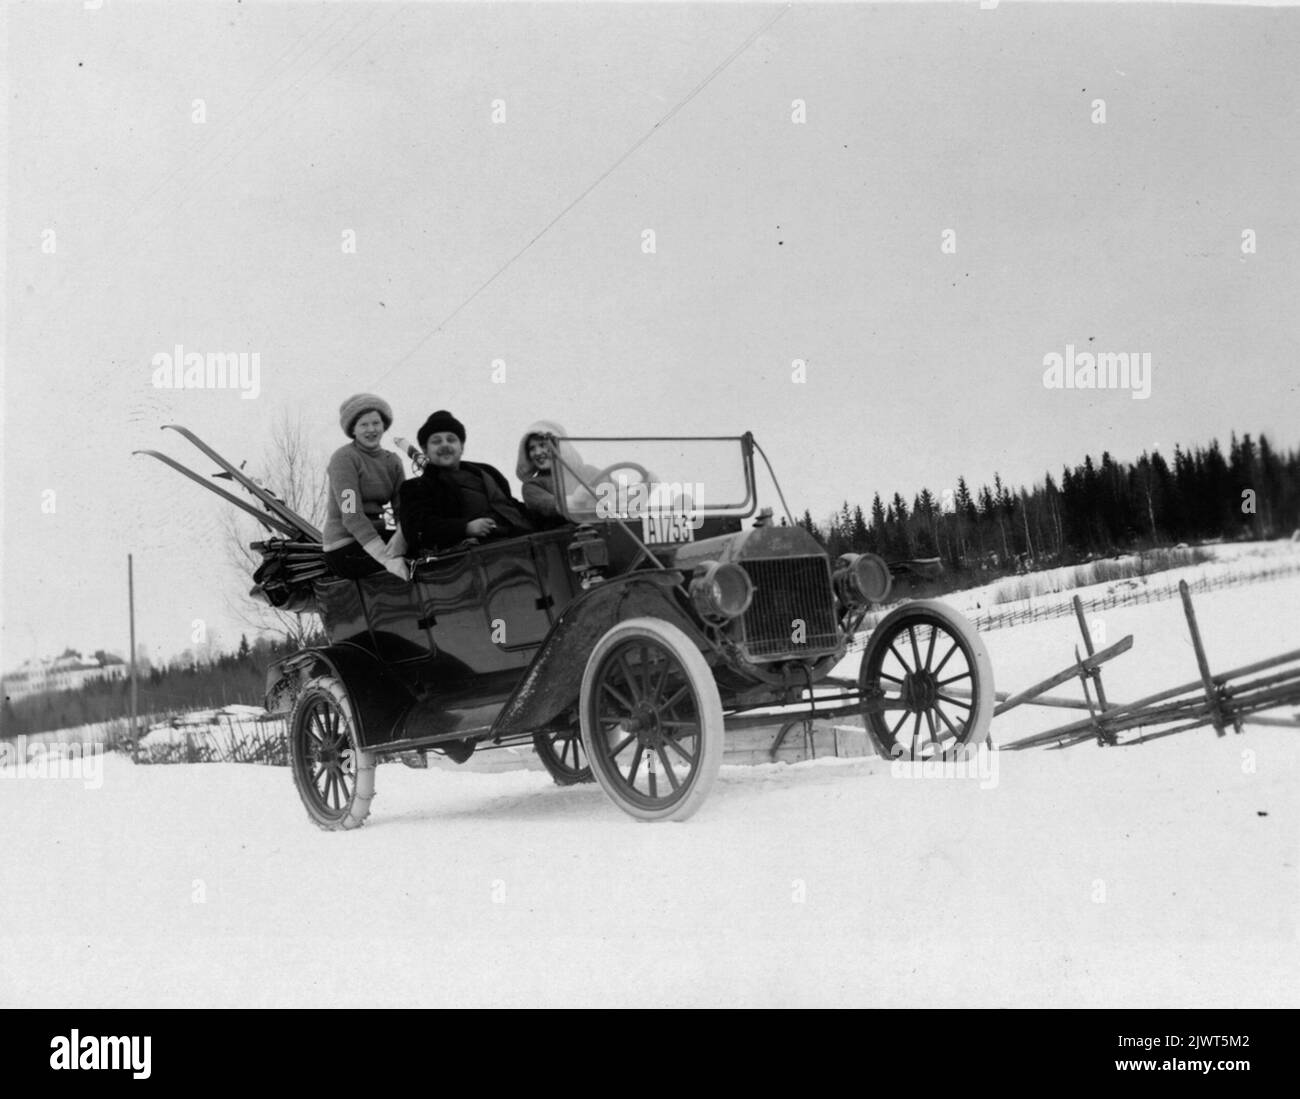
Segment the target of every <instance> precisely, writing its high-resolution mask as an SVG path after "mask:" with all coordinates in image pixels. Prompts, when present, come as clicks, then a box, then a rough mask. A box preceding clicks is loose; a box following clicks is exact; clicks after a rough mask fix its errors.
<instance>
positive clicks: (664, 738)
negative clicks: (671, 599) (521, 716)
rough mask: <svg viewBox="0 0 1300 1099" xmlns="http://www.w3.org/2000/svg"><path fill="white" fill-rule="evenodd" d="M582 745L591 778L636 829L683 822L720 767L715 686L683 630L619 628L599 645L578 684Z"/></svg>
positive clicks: (649, 624) (632, 622)
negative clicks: (644, 823)
mask: <svg viewBox="0 0 1300 1099" xmlns="http://www.w3.org/2000/svg"><path fill="white" fill-rule="evenodd" d="M580 705H581V710H580V713H581V715H582V741H583V744H584V746H585V747H586V749H587V759H588V761H589V762H590V765H591V770H592V774H594V775H595V778H596V781H597V782H598V783H600V785H601V788H602V789H603V790H604V791H605V793H606V794H607V795H608V796H609V798H610V800H611V801H613V802H614V804H615V805H617V806H618V807H619V808H620V809H622V810H623V812H625V813H627V814H628V815H629V816H632V817H635V818H636V819H637V820H645V821H659V820H685V819H686V818H687V817H689V816H690V815H691V814H692V813H694V812H695V811H696V810H697V809H698V808H699V807H700V805H701V804H702V803H703V801H704V799H705V798H706V797H708V794H709V790H710V789H711V788H712V786H713V782H714V780H715V779H716V778H717V776H718V768H719V767H720V766H721V765H722V747H723V717H722V703H721V700H720V699H719V697H718V686H717V684H716V683H715V682H714V680H713V673H712V671H710V669H709V666H708V664H707V663H706V662H705V660H704V657H703V656H701V655H700V651H699V650H698V649H697V648H696V647H695V645H694V644H692V642H691V640H690V638H689V637H687V636H686V634H685V633H684V632H682V630H681V629H679V628H678V627H677V626H674V625H673V624H672V623H670V622H664V621H663V620H661V619H658V618H632V619H629V620H628V621H626V622H620V623H619V624H618V625H616V626H614V627H613V628H612V629H610V630H609V632H608V633H606V634H605V636H604V637H602V638H601V639H600V641H598V642H597V643H596V647H595V649H593V650H592V653H591V657H590V658H589V659H588V660H587V669H586V671H585V672H584V674H583V677H582V697H581V704H580Z"/></svg>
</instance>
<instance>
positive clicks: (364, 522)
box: [324, 393, 410, 580]
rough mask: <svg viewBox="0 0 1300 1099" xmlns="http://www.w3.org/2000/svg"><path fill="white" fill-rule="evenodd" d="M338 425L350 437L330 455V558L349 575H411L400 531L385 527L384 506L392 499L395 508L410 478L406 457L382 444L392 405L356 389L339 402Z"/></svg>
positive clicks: (335, 567) (327, 519)
mask: <svg viewBox="0 0 1300 1099" xmlns="http://www.w3.org/2000/svg"><path fill="white" fill-rule="evenodd" d="M339 426H340V427H341V428H342V429H343V434H344V435H347V436H348V437H349V438H350V439H351V442H349V443H348V444H347V445H346V446H341V447H339V449H338V450H336V451H335V452H334V454H333V456H332V457H331V458H330V464H329V498H328V500H327V501H326V512H325V535H324V542H325V563H326V564H328V565H329V567H330V568H331V570H333V572H334V573H335V575H337V576H342V577H346V578H347V579H350V580H354V579H357V578H359V577H362V576H369V575H371V574H372V573H376V572H382V571H383V570H385V569H387V570H388V571H389V572H391V573H392V574H393V575H394V576H400V577H401V578H402V579H403V580H407V579H410V569H409V567H408V566H407V563H406V561H405V559H404V558H403V557H402V553H403V551H404V549H405V541H404V539H402V538H401V532H400V531H398V532H397V536H395V537H394V536H393V532H391V531H389V530H387V529H386V528H385V526H384V508H385V507H386V506H388V505H390V504H391V505H392V506H393V508H394V513H396V508H397V490H398V488H399V487H400V486H401V484H402V481H403V480H405V478H406V473H405V471H404V470H403V469H402V460H401V459H400V458H398V456H397V455H396V454H394V453H393V452H392V451H390V450H384V449H383V447H382V446H381V445H380V444H381V442H382V440H383V437H384V432H385V431H387V430H388V429H389V428H390V427H392V426H393V410H392V408H390V407H389V404H388V402H387V401H385V400H384V399H383V398H382V397H376V396H375V395H374V394H373V393H357V394H356V395H354V396H352V397H349V398H348V399H347V400H346V401H344V402H343V404H342V406H340V408H339ZM390 538H391V539H392V540H391V541H390Z"/></svg>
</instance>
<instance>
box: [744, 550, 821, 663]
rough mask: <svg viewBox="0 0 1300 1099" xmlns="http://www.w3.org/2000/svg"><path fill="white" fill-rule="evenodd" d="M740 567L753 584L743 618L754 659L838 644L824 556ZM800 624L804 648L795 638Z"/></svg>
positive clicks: (752, 561)
mask: <svg viewBox="0 0 1300 1099" xmlns="http://www.w3.org/2000/svg"><path fill="white" fill-rule="evenodd" d="M738 563H739V564H740V565H741V566H742V567H743V568H744V570H745V571H746V572H747V573H749V578H750V580H752V581H753V582H754V601H753V602H752V603H751V604H750V606H749V610H748V611H746V612H745V614H744V617H743V618H742V619H741V626H742V629H743V631H744V645H745V650H746V651H747V652H748V654H749V656H750V658H751V659H755V660H775V659H779V658H783V657H788V656H801V655H803V654H805V653H822V652H829V651H831V650H833V649H834V648H835V647H836V646H837V645H838V644H839V640H840V638H839V630H838V628H837V625H836V619H835V596H834V594H833V593H832V591H831V571H830V563H829V561H827V559H826V558H825V557H823V556H822V555H820V554H818V555H817V556H816V557H760V558H751V559H748V560H742V561H740V562H738ZM796 621H802V622H803V623H804V634H803V638H804V641H803V644H798V643H796V642H795V641H794V639H793V635H794V632H795V626H794V623H795V622H796Z"/></svg>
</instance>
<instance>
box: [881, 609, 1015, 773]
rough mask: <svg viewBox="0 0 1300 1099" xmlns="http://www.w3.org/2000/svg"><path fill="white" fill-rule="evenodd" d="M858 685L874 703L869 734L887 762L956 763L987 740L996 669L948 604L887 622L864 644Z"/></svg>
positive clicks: (973, 632) (976, 637) (907, 612)
mask: <svg viewBox="0 0 1300 1099" xmlns="http://www.w3.org/2000/svg"><path fill="white" fill-rule="evenodd" d="M858 685H859V687H860V688H861V690H862V693H863V694H864V696H866V698H867V699H868V700H869V702H874V703H876V705H875V706H869V707H868V710H867V713H866V715H865V716H866V725H867V732H868V733H869V734H870V736H871V738H872V740H873V741H874V742H875V745H876V749H877V751H879V752H880V753H881V754H882V755H884V756H885V757H886V758H889V759H930V758H953V757H954V756H955V754H956V753H957V750H958V748H959V746H963V745H965V746H969V747H970V748H974V747H975V746H976V745H978V744H980V743H982V742H983V741H984V740H985V739H986V738H987V737H988V733H989V725H990V723H991V722H992V720H993V705H994V695H993V665H992V663H991V662H990V661H989V655H988V651H987V650H986V649H985V648H984V642H983V641H982V640H981V638H980V635H979V633H978V632H977V631H976V630H975V627H974V626H972V625H971V624H970V623H969V622H967V621H966V619H965V618H963V617H962V616H961V615H960V614H958V613H957V612H956V611H955V610H953V609H952V608H951V607H949V606H948V605H947V604H945V603H941V602H938V601H937V600H920V601H918V602H915V603H906V604H904V605H903V606H901V607H899V608H898V609H897V610H895V611H893V612H892V613H891V614H889V615H888V616H886V618H885V619H884V621H882V622H881V623H880V625H879V626H877V627H876V628H875V630H873V631H872V634H871V637H870V639H869V640H868V641H867V651H866V653H865V654H864V655H863V657H862V666H861V668H860V669H859V671H858ZM882 706H883V708H881V707H882Z"/></svg>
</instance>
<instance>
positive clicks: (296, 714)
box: [289, 676, 375, 832]
mask: <svg viewBox="0 0 1300 1099" xmlns="http://www.w3.org/2000/svg"><path fill="white" fill-rule="evenodd" d="M289 765H290V769H291V770H292V771H293V783H294V785H295V786H296V787H297V788H298V796H299V797H300V798H302V803H303V804H304V805H305V806H306V807H307V816H308V817H309V818H310V819H311V821H312V823H314V824H316V825H317V826H318V827H320V828H324V829H325V830H326V831H327V832H338V831H343V830H345V829H350V828H360V827H361V825H362V824H363V823H365V819H366V817H368V816H369V815H370V802H371V800H372V799H373V798H374V796H375V756H374V753H373V752H365V751H362V750H361V742H360V740H359V738H358V735H357V723H356V720H355V718H354V717H353V714H352V703H351V701H350V700H349V699H348V693H347V690H346V689H345V688H344V686H343V684H342V683H340V682H339V681H338V680H337V679H335V678H334V677H333V676H321V677H320V678H318V679H313V680H312V681H311V682H310V683H308V684H307V686H306V687H305V688H303V692H302V694H300V695H299V696H298V700H297V701H296V702H295V703H294V706H293V711H292V713H290V715H289Z"/></svg>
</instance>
